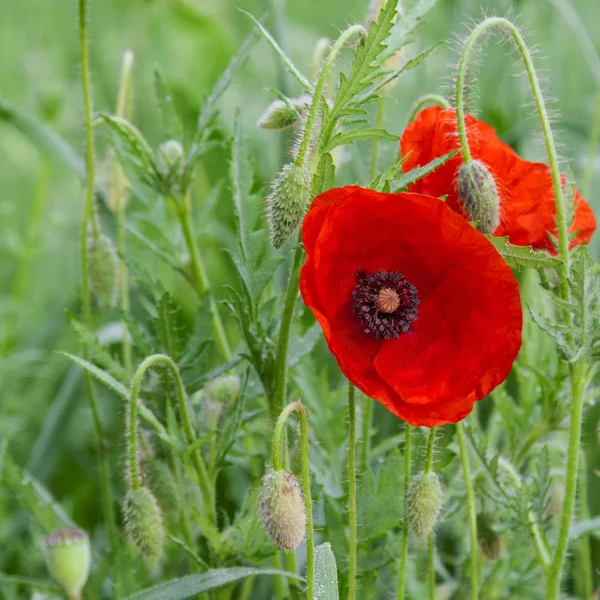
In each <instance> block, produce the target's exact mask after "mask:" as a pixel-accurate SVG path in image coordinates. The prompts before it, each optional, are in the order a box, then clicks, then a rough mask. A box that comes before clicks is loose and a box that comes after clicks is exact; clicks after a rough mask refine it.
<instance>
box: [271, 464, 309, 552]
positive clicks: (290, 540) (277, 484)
mask: <svg viewBox="0 0 600 600" xmlns="http://www.w3.org/2000/svg"><path fill="white" fill-rule="evenodd" d="M259 513H260V517H261V519H262V522H263V525H264V526H265V529H266V530H267V533H268V534H269V537H270V538H271V539H272V540H273V541H274V542H275V543H276V544H277V545H278V546H279V547H280V548H281V549H282V550H285V551H286V552H291V551H292V550H296V548H298V546H299V545H300V544H301V543H302V540H303V539H304V535H305V533H306V510H305V507H304V498H303V494H302V488H301V487H300V484H299V483H298V481H297V479H296V478H295V477H294V475H292V473H290V472H289V471H273V470H272V469H271V470H269V471H268V472H267V473H266V474H265V476H264V477H263V480H262V489H261V493H260V506H259Z"/></svg>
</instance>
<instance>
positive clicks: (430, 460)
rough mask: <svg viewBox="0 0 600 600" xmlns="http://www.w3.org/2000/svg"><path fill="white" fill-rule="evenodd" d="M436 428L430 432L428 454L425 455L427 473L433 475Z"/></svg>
mask: <svg viewBox="0 0 600 600" xmlns="http://www.w3.org/2000/svg"><path fill="white" fill-rule="evenodd" d="M435 436H436V430H435V427H432V428H431V429H430V430H429V436H428V437H427V452H426V454H425V469H424V470H425V473H431V468H432V466H433V449H434V448H435Z"/></svg>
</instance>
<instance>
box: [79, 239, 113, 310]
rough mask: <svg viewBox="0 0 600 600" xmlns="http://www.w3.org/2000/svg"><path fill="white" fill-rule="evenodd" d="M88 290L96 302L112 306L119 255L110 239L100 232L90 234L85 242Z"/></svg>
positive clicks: (104, 305) (108, 306)
mask: <svg viewBox="0 0 600 600" xmlns="http://www.w3.org/2000/svg"><path fill="white" fill-rule="evenodd" d="M87 251H88V272H89V281H90V290H91V291H92V293H93V294H94V295H95V296H96V298H97V299H98V303H99V304H100V305H101V306H103V307H106V308H112V307H113V306H114V305H115V304H116V302H117V293H118V291H119V257H118V256H117V251H116V250H115V247H114V245H113V243H112V240H111V239H110V238H109V237H108V236H106V235H104V234H100V235H99V236H98V237H95V236H90V237H89V238H88V244H87Z"/></svg>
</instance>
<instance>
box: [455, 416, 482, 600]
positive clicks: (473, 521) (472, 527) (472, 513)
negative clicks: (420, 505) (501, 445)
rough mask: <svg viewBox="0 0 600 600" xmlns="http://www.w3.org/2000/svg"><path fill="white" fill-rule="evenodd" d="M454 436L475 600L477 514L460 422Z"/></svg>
mask: <svg viewBox="0 0 600 600" xmlns="http://www.w3.org/2000/svg"><path fill="white" fill-rule="evenodd" d="M456 435H457V437H458V446H459V448H460V458H461V461H462V466H463V473H464V477H465V488H466V490H467V506H468V511H469V534H470V540H471V541H470V544H471V600H477V598H478V597H479V596H478V588H479V584H478V575H477V562H478V557H477V512H476V507H475V491H474V489H473V481H472V479H471V467H470V465H469V455H468V450H467V443H466V441H465V432H464V429H463V424H462V422H459V423H457V424H456Z"/></svg>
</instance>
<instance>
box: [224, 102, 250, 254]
mask: <svg viewBox="0 0 600 600" xmlns="http://www.w3.org/2000/svg"><path fill="white" fill-rule="evenodd" d="M242 139H243V138H242V125H241V119H240V111H239V108H238V109H236V111H235V119H234V124H233V140H232V143H231V163H230V167H229V174H230V178H231V188H232V192H233V207H234V211H233V214H234V218H235V224H236V229H237V234H238V239H239V242H240V251H241V253H242V260H243V261H244V262H245V261H246V259H247V257H248V242H247V239H246V224H245V222H244V199H245V198H247V197H248V194H249V191H250V188H251V186H252V173H251V167H250V162H249V160H248V156H247V155H246V154H245V153H244V151H243V149H242Z"/></svg>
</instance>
